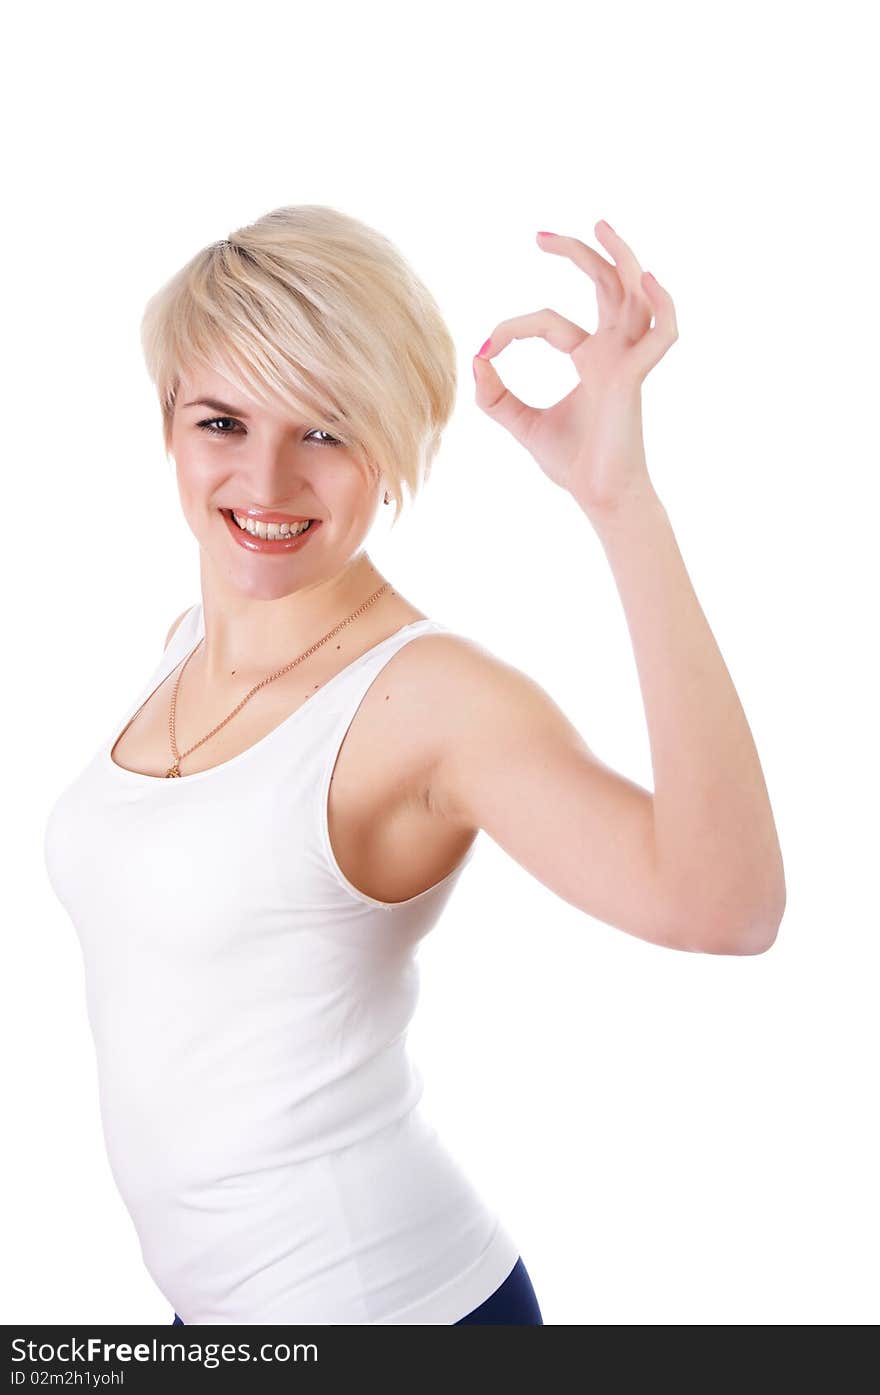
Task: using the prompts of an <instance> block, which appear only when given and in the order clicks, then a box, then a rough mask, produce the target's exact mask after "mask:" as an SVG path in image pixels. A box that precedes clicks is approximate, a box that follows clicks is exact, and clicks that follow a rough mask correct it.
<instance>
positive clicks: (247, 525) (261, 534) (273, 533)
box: [232, 513, 311, 540]
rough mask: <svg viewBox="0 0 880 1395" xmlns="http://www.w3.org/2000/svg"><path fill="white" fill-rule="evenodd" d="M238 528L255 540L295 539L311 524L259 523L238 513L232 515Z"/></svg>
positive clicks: (308, 521)
mask: <svg viewBox="0 0 880 1395" xmlns="http://www.w3.org/2000/svg"><path fill="white" fill-rule="evenodd" d="M232 517H233V518H234V519H235V521H236V523H237V524H238V526H239V528H241V529H243V530H244V532H246V533H251V534H252V535H253V536H254V537H255V538H266V539H269V540H271V539H272V538H295V537H297V536H298V535H299V534H300V533H304V532H305V530H306V529H307V528H308V527H309V525H310V524H311V519H307V520H306V521H305V523H259V522H257V521H256V520H255V519H253V518H244V517H243V516H242V515H241V514H240V513H233V514H232Z"/></svg>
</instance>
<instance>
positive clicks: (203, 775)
mask: <svg viewBox="0 0 880 1395" xmlns="http://www.w3.org/2000/svg"><path fill="white" fill-rule="evenodd" d="M196 607H197V610H198V619H197V624H196V637H195V642H194V643H193V644H192V645H190V647H189V649H188V650H187V652H186V654H185V655H182V656H181V657H180V658H179V659H178V660H177V661H176V662H175V663H173V664H172V665H171V667H170V668H165V665H164V664H163V665H162V670H164V671H163V672H162V676H161V677H160V678H159V681H158V682H157V683H155V684H154V685H153V687H152V688H151V689H150V690H149V692H148V693H147V695H146V697H144V698H142V699H141V701H140V702H138V703H137V704H136V705H135V707H134V708H133V709H132V710H131V711H130V712H129V713H128V716H127V717H126V718H125V721H124V722H123V723H122V725H121V726H118V727H117V728H116V730H115V733H114V734H113V735H112V736H111V737H110V740H109V741H108V742H106V743H105V744H104V746H103V748H102V756H103V763H104V765H105V766H109V767H110V769H111V770H113V771H115V772H116V775H117V776H118V777H121V778H122V779H123V780H128V781H130V782H134V781H136V782H137V783H139V784H143V785H147V786H149V785H181V786H185V785H191V784H194V783H195V781H197V780H205V779H207V778H208V776H210V775H219V774H220V773H221V772H222V771H224V770H229V769H230V768H231V767H232V766H234V765H238V764H239V762H240V761H243V760H245V759H246V757H248V756H252V755H254V753H255V752H257V751H260V750H261V749H262V748H263V747H264V746H267V745H269V744H270V742H272V741H273V740H275V739H276V738H277V737H278V736H279V735H280V733H281V732H283V731H286V730H287V729H288V727H290V726H291V725H292V724H293V722H295V721H296V719H297V717H299V716H300V714H301V713H303V712H305V711H306V709H307V708H313V706H314V703H315V702H316V700H318V699H320V697H321V695H322V694H323V693H326V692H327V691H328V690H329V689H332V688H333V687H334V685H335V684H337V683H338V682H339V681H340V679H342V678H344V677H345V675H346V674H348V673H351V672H352V670H353V669H355V668H356V667H357V665H358V664H360V663H363V662H364V660H365V659H369V658H370V657H371V656H372V655H373V654H376V653H377V652H378V651H379V650H380V649H382V647H383V646H384V645H386V644H390V643H391V641H392V640H394V639H397V638H398V637H399V636H400V635H402V634H405V633H406V632H407V631H408V630H415V629H418V628H420V627H422V626H428V625H434V626H436V624H437V621H436V620H432V619H431V618H430V616H426V617H425V618H424V619H423V620H411V621H409V623H408V624H406V625H401V626H400V628H399V629H397V630H394V632H393V633H392V634H390V635H386V636H385V638H384V639H380V640H378V641H377V643H376V644H373V645H371V646H370V648H369V649H365V650H364V652H363V653H362V654H358V655H357V657H356V658H354V659H352V660H351V661H350V662H349V663H347V664H346V665H345V667H344V668H341V669H339V670H338V672H336V673H334V674H333V675H332V677H330V678H328V679H327V682H326V683H324V684H322V686H321V687H320V688H319V689H318V691H317V692H316V693H314V694H313V695H312V696H311V697H309V698H307V699H306V700H305V701H304V702H302V703H300V705H299V707H296V708H294V710H293V711H292V712H290V713H288V715H287V716H286V717H283V718H282V719H281V721H280V722H279V723H278V725H277V726H274V727H273V728H272V730H271V731H267V732H266V735H265V736H261V737H260V739H259V741H255V742H253V744H252V745H250V746H246V747H245V749H244V750H243V751H239V753H238V755H237V756H230V758H229V760H224V761H221V762H220V764H219V765H211V766H209V767H208V768H207V770H195V771H193V773H192V775H182V776H180V778H179V779H169V778H168V777H167V776H166V775H146V774H145V773H144V772H143V771H142V770H129V769H128V768H127V766H124V765H117V763H116V761H115V760H114V759H113V755H112V751H113V748H114V746H115V745H116V743H117V741H118V740H119V738H120V737H121V736H122V734H123V732H124V731H125V730H126V728H127V727H128V726H129V725H130V723H131V722H132V721H133V720H134V718H135V717H136V716H137V714H138V712H140V710H141V708H142V707H145V706H146V705H147V703H148V702H149V701H150V699H151V698H152V697H154V696H155V694H156V693H157V692H158V691H159V689H160V688H161V687H162V684H163V683H165V682H166V681H167V679H168V678H170V677H171V674H172V673H173V672H174V670H175V669H177V668H179V667H180V665H181V663H182V662H183V660H184V659H188V658H189V657H190V655H191V654H194V653H195V651H196V649H197V648H198V646H199V645H200V644H201V642H202V639H203V638H204V609H203V606H202V604H201V602H200V601H197V602H196ZM172 643H173V640H172ZM160 671H161V670H160Z"/></svg>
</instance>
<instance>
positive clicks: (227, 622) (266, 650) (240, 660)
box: [198, 552, 391, 683]
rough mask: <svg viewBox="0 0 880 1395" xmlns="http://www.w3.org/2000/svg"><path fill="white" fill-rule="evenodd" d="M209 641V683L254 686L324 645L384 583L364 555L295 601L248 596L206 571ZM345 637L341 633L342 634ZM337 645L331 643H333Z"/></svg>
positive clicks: (204, 663) (204, 664) (204, 662)
mask: <svg viewBox="0 0 880 1395" xmlns="http://www.w3.org/2000/svg"><path fill="white" fill-rule="evenodd" d="M201 582H202V606H203V609H204V630H205V641H204V644H202V646H201V651H200V654H199V656H198V657H199V660H200V665H199V666H200V667H201V669H202V672H203V674H204V677H205V679H206V680H207V682H208V683H216V682H220V681H224V680H228V679H229V678H230V677H232V676H233V675H234V676H235V677H236V678H237V679H241V678H248V677H252V676H253V675H256V677H255V678H254V681H255V682H259V680H260V679H261V678H264V677H266V676H267V675H268V674H270V673H272V672H273V671H274V670H275V669H277V668H281V667H283V666H284V665H285V664H288V663H290V661H291V659H293V658H296V656H297V655H298V654H300V653H302V652H303V651H304V650H306V649H309V648H311V646H312V645H313V644H316V643H317V642H318V640H320V639H323V637H324V635H325V634H327V632H328V631H329V630H332V629H334V628H335V627H336V626H337V625H338V624H339V623H340V621H342V620H345V619H347V618H348V616H350V615H351V614H352V612H353V611H356V610H358V609H359V607H360V606H362V605H363V604H364V602H365V601H367V600H369V599H370V597H371V596H372V595H373V594H374V593H375V592H376V591H378V590H379V588H380V587H381V586H382V585H383V583H384V582H385V577H384V576H382V575H381V573H380V572H378V571H377V569H376V568H375V567H374V565H373V563H372V562H371V561H370V558H369V557H368V555H367V554H366V553H365V552H360V553H358V554H357V555H356V556H355V557H354V558H353V559H352V560H351V561H350V562H349V563H348V565H347V566H345V567H344V568H343V569H342V571H340V572H338V573H337V574H336V575H335V576H333V577H330V578H329V579H323V580H321V581H318V582H313V583H311V584H308V585H306V586H302V587H299V588H298V589H297V590H296V591H293V592H292V593H291V594H290V595H287V596H280V597H278V598H275V599H264V598H258V597H253V596H246V595H243V594H242V593H241V592H240V591H234V590H232V589H231V588H230V587H229V586H228V585H226V584H224V581H223V579H222V578H221V579H220V581H219V583H218V580H217V578H215V577H213V576H206V575H205V567H204V563H203V567H202V578H201ZM390 596H391V588H390V587H389V588H388V589H387V590H385V591H383V592H382V594H381V596H379V597H378V598H377V599H376V600H375V601H374V602H373V604H372V605H370V606H368V607H367V608H366V610H364V611H363V612H362V613H361V614H360V615H359V616H357V618H356V619H354V620H352V621H351V624H350V626H348V625H347V626H345V627H344V629H345V630H348V629H352V630H356V629H357V628H358V627H359V626H361V625H362V624H363V623H364V622H367V623H369V622H368V617H370V618H372V616H373V614H374V613H375V612H378V611H379V610H380V609H381V607H382V606H383V603H386V602H387V601H388V599H389V597H390ZM340 633H342V632H340ZM331 643H332V641H331Z"/></svg>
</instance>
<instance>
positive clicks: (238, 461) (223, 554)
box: [171, 369, 385, 600]
mask: <svg viewBox="0 0 880 1395" xmlns="http://www.w3.org/2000/svg"><path fill="white" fill-rule="evenodd" d="M337 439H338V438H336V437H334V436H333V435H332V434H331V433H330V432H328V431H327V430H325V429H323V428H321V427H317V426H316V425H315V424H314V423H313V422H308V421H296V420H293V419H292V418H291V417H290V416H289V415H288V414H287V413H286V412H285V411H284V410H283V408H278V409H273V410H269V409H267V408H265V407H263V406H262V405H261V404H259V403H257V402H254V401H253V400H252V399H250V398H248V397H246V396H244V395H243V394H242V393H241V392H240V391H239V390H238V389H237V388H235V387H233V385H232V384H231V383H229V382H228V381H227V380H226V379H225V378H223V377H221V376H220V375H219V374H217V373H215V372H213V371H210V370H208V369H204V370H203V369H198V370H197V371H196V370H194V371H193V372H191V373H188V374H185V375H183V376H182V378H181V382H180V388H179V390H178V393H177V396H176V400H175V408H174V417H173V421H172V428H171V453H172V455H173V457H174V461H175V465H176V469H177V487H178V490H179V493H180V502H181V505H182V507H183V512H184V515H185V517H186V521H187V523H188V524H189V526H190V528H191V530H192V532H193V534H194V535H195V537H196V539H197V541H198V543H199V545H200V547H201V548H202V563H203V567H204V566H205V565H207V566H208V567H209V568H212V569H213V570H214V573H215V576H216V579H217V580H218V581H219V582H220V583H221V584H222V585H224V586H229V587H231V588H233V589H234V590H236V591H238V592H240V593H242V594H244V595H247V596H251V597H253V598H254V599H261V600H274V599H277V598H279V597H281V596H286V595H289V594H290V592H291V591H294V590H297V589H299V587H301V586H313V585H315V584H316V583H319V582H321V581H325V580H328V579H330V578H331V577H333V576H336V575H337V574H338V573H340V572H341V571H342V570H343V568H344V567H346V565H347V564H348V563H349V562H350V560H351V558H352V557H353V555H354V554H355V553H356V552H357V550H358V548H359V547H360V545H361V543H362V542H363V539H364V538H365V536H366V535H367V533H368V532H369V530H370V526H371V524H372V522H373V520H374V518H375V515H376V509H377V507H378V505H379V501H380V499H381V497H382V491H383V490H384V487H385V486H384V482H383V480H381V479H380V478H377V477H376V476H375V475H371V474H370V472H369V470H368V468H367V467H366V466H365V465H363V464H361V463H360V462H359V461H358V460H357V459H356V457H355V456H354V455H353V454H352V453H350V452H349V451H348V450H347V449H346V447H345V446H344V445H337V444H334V442H335V441H336V440H337ZM233 512H235V513H237V514H238V515H239V517H240V518H241V517H245V516H248V517H250V518H251V519H252V520H254V521H256V520H258V519H261V518H262V521H263V523H265V524H266V525H267V526H266V527H261V528H260V529H259V532H258V534H257V535H254V534H253V533H251V532H247V531H242V529H241V528H240V527H239V525H238V524H237V523H236V522H235V520H234V518H233V516H232V515H233ZM266 514H268V515H269V516H270V519H271V520H272V521H273V522H275V523H276V525H278V524H280V523H281V520H282V519H287V520H290V527H291V528H292V529H295V528H296V527H297V525H298V523H300V522H302V521H304V520H306V519H310V520H311V522H310V524H309V526H308V528H307V529H306V530H305V531H304V532H303V533H301V534H298V535H297V536H296V537H292V536H275V534H276V533H277V532H278V531H279V530H278V528H277V526H276V527H275V528H269V527H268V523H269V520H268V519H266V518H265V517H263V516H264V515H266ZM267 531H268V533H269V535H270V536H269V537H268V538H266V537H265V536H260V534H263V535H264V534H265V533H266V532H267ZM280 531H281V532H282V533H284V532H286V531H287V530H285V529H284V528H283V527H282V528H281V529H280Z"/></svg>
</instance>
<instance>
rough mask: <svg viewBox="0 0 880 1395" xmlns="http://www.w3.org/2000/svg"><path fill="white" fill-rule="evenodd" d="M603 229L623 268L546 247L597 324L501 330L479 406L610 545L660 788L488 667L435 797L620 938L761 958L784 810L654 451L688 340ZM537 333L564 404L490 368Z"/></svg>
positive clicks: (484, 369)
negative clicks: (652, 413) (644, 388)
mask: <svg viewBox="0 0 880 1395" xmlns="http://www.w3.org/2000/svg"><path fill="white" fill-rule="evenodd" d="M595 232H596V235H597V237H598V238H599V240H600V241H601V242H602V244H603V246H604V247H605V248H606V249H607V250H608V252H609V254H610V256H611V257H612V259H613V260H611V261H608V260H606V259H605V258H603V257H602V256H601V255H600V254H599V253H598V252H597V251H596V250H595V249H594V248H592V247H590V246H588V245H587V244H586V243H585V242H582V241H581V240H580V239H579V238H575V237H564V236H559V235H557V234H555V233H539V234H538V237H539V245H540V247H541V249H542V250H543V251H545V252H548V253H551V254H554V255H558V256H562V257H566V258H569V259H570V260H571V261H572V263H573V264H574V265H575V266H577V267H578V268H579V269H580V270H581V271H583V272H584V273H585V274H586V275H587V276H589V277H590V278H591V280H592V281H593V283H594V285H595V287H596V292H597V299H598V307H599V323H598V328H597V329H596V331H595V332H594V333H588V332H587V331H586V330H584V329H583V328H582V327H581V326H580V325H578V324H576V323H574V322H573V321H571V320H568V319H566V318H565V317H564V316H562V315H559V314H558V313H557V312H556V311H555V310H551V309H549V308H547V309H544V310H539V311H536V312H534V313H533V314H531V315H520V316H517V317H515V318H514V319H511V320H504V321H502V322H501V323H500V324H499V325H498V326H496V328H495V330H493V332H492V334H491V335H490V336H489V339H488V340H487V341H486V343H485V344H484V345H483V348H482V350H481V351H480V354H478V355H477V356H476V357H475V358H474V374H475V381H476V394H477V403H478V405H479V406H480V407H481V408H482V410H483V411H484V412H486V413H487V415H488V416H490V417H492V418H493V419H494V420H496V421H497V422H499V424H500V425H502V426H504V427H505V428H506V429H507V430H508V431H509V432H510V433H511V434H512V435H513V436H514V438H515V439H516V440H517V441H519V442H520V443H521V444H522V445H523V446H524V447H525V448H526V449H527V450H528V451H529V453H530V454H531V455H532V457H533V458H534V459H535V460H536V461H537V463H538V464H539V465H540V466H541V469H542V470H543V471H544V473H545V474H546V475H547V476H548V478H550V479H551V480H553V482H554V483H555V484H557V485H559V486H560V487H561V488H563V489H565V490H567V491H568V492H569V493H570V494H571V495H572V497H573V498H574V499H575V501H576V502H577V503H578V505H579V506H580V507H581V509H582V510H583V512H584V514H585V516H586V517H587V519H588V520H589V522H590V523H591V524H592V526H593V527H594V529H595V530H596V532H597V534H598V536H599V539H600V541H601V543H602V546H603V548H604V550H605V553H606V556H607V558H608V561H609V563H610V565H611V568H612V571H613V574H614V579H615V582H616V584H617V589H618V592H619V595H620V598H621V601H622V603H623V607H624V611H625V614H626V620H627V624H628V626H629V632H630V636H631V638H632V643H633V648H634V651H635V658H636V663H637V667H638V674H639V683H640V686H641V691H642V697H643V700H644V706H645V715H646V719H647V723H648V731H649V737H650V744H651V758H652V765H653V774H654V785H655V789H654V793H653V794H650V793H649V792H648V791H646V790H642V789H641V788H640V787H639V786H637V785H634V784H633V783H632V782H631V781H628V780H625V779H623V778H622V777H621V776H620V775H617V774H615V772H613V771H611V770H609V769H608V768H607V767H606V766H604V765H603V764H602V762H600V761H598V760H597V759H596V757H595V756H593V755H592V753H591V752H589V751H588V750H587V748H586V746H585V745H584V743H583V742H582V740H581V738H580V737H579V735H578V733H577V732H576V731H575V730H574V729H573V728H572V727H571V725H570V724H569V723H568V722H567V721H566V719H565V718H564V717H563V716H562V714H561V713H560V712H559V711H558V709H557V708H555V706H554V705H553V704H552V703H551V702H550V700H549V699H548V698H547V697H546V694H543V695H542V694H541V693H540V690H536V689H535V685H532V684H530V681H529V680H525V679H523V677H522V675H519V676H516V675H515V673H514V671H512V670H509V669H508V670H505V671H503V672H502V669H501V667H498V669H497V671H496V670H495V669H494V668H493V666H492V665H491V664H487V662H486V661H485V660H484V661H483V663H482V667H483V668H484V669H486V670H487V673H486V678H485V691H484V692H482V693H481V692H480V691H479V684H478V683H476V676H475V674H473V673H472V674H471V676H470V679H469V680H468V681H467V682H465V684H464V688H465V689H466V690H467V691H468V692H469V693H470V696H471V699H472V702H473V712H474V714H475V715H471V714H469V713H468V712H467V711H465V710H463V709H462V707H461V706H459V708H458V709H457V715H458V717H459V718H460V725H461V731H460V732H456V731H454V730H451V729H447V730H446V732H445V741H446V752H445V754H444V755H443V757H442V758H441V759H440V761H439V763H438V769H437V772H436V774H435V780H436V792H435V799H436V804H437V807H438V808H439V809H441V810H446V811H448V814H449V816H450V817H453V818H463V819H470V820H472V821H473V823H474V824H475V825H476V826H478V827H481V828H485V829H486V830H487V832H489V833H490V834H491V835H492V836H493V837H496V838H497V839H498V841H499V842H500V843H502V844H503V845H504V846H505V847H507V848H508V850H509V851H511V853H512V855H513V856H514V857H516V858H517V860H518V861H519V862H521V863H522V864H523V865H524V866H525V867H527V868H529V869H530V870H532V871H533V872H534V873H535V875H536V876H538V877H539V878H540V879H541V880H542V881H544V882H545V883H546V884H547V885H548V886H550V887H551V888H553V889H554V890H557V891H558V892H559V894H560V895H562V896H564V897H566V899H568V900H571V901H573V902H574V904H575V905H578V906H581V907H583V909H584V910H587V911H589V912H590V913H591V914H594V915H597V916H598V917H600V918H601V919H603V920H606V921H609V922H610V923H611V924H613V925H617V926H619V927H620V928H621V929H624V930H629V931H631V932H632V933H634V934H636V935H640V936H643V937H644V938H646V939H651V940H655V941H656V942H658V943H663V944H668V945H674V946H676V947H678V948H683V949H698V950H703V951H707V952H713V953H722V954H752V953H757V952H760V951H762V950H765V949H767V948H769V946H770V945H771V944H772V943H773V941H774V939H775V936H776V932H777V930H778V927H779V923H780V920H781V918H782V914H783V910H784V907H785V879H784V875H783V867H782V857H781V853H780V849H779V842H778V839H777V835H776V828H775V824H774V820H773V814H772V811H771V808H770V802H769V799H768V797H767V790H766V787H765V784H764V779H763V775H762V772H761V766H760V762H759V760H758V755H757V751H756V750H755V745H754V742H753V740H752V735H751V732H750V730H749V726H748V723H747V721H746V718H745V715H744V713H743V710H742V707H741V705H740V703H739V699H738V697H737V694H736V691H735V689H734V687H733V683H732V682H731V679H730V675H729V673H728V671H727V668H726V666H725V664H724V661H723V659H722V657H721V654H720V652H719V650H718V646H717V645H716V643H715V639H714V637H713V635H712V632H711V630H710V629H709V626H708V624H707V622H706V618H705V616H704V615H703V612H702V610H701V608H700V605H699V603H698V601H697V598H696V596H695V594H694V590H693V587H692V586H691V582H690V578H689V577H688V574H687V571H686V570H685V566H684V562H683V561H682V558H681V554H680V552H679V550H678V547H677V544H676V541H675V537H674V535H673V532H672V528H671V526H670V523H669V519H668V517H667V515H666V511H665V509H664V508H663V506H662V504H661V502H660V499H659V498H658V496H657V494H656V491H655V490H654V487H653V484H652V482H651V480H650V478H649V475H648V471H647V462H646V459H645V450H644V439H643V431H642V415H641V385H642V382H643V381H644V378H645V377H646V375H647V374H648V373H649V372H650V371H651V369H652V368H653V367H654V366H655V365H656V364H657V363H658V362H659V360H660V359H661V358H662V357H663V355H664V354H665V353H666V352H667V350H668V349H669V348H670V346H671V345H672V344H674V343H675V341H676V339H677V338H678V328H677V324H676V317H675V309H674V306H673V303H672V298H671V296H670V295H669V293H668V292H667V291H666V290H665V289H664V288H663V287H662V286H660V284H659V283H658V282H657V280H656V279H655V278H654V277H653V276H652V275H651V273H650V272H644V271H642V269H641V266H640V265H639V262H638V260H637V259H636V257H635V255H634V253H633V251H632V249H631V248H630V247H629V246H628V245H627V243H626V242H624V240H623V239H622V238H621V237H620V236H619V235H618V234H617V233H616V232H615V231H614V229H613V228H611V227H610V226H609V225H608V223H607V222H605V221H602V222H600V223H597V224H596V226H595ZM652 321H653V323H652ZM535 335H538V336H541V337H542V338H544V339H546V340H547V341H548V342H549V343H550V344H552V345H553V346H554V347H555V348H557V349H560V350H562V351H563V352H566V353H568V354H569V356H570V359H571V362H572V364H573V365H574V367H575V369H576V371H577V374H578V379H579V381H578V384H577V385H576V387H575V388H574V389H573V390H572V391H571V392H570V393H569V394H568V395H567V396H566V397H565V398H563V399H562V400H561V401H560V402H557V403H555V404H554V405H553V406H552V407H547V408H536V407H531V406H528V405H527V404H526V403H525V402H523V401H521V400H520V399H519V398H518V397H516V396H514V394H513V393H511V392H510V391H509V390H508V389H507V388H506V387H505V385H504V383H503V382H502V381H501V379H500V378H499V376H498V374H497V372H496V370H495V368H494V366H493V364H492V363H491V361H490V360H491V359H492V358H493V357H496V356H497V355H498V354H499V353H500V352H501V351H502V350H503V349H504V347H505V346H506V345H507V344H509V343H510V342H511V341H512V340H514V339H522V338H528V337H532V336H535ZM471 668H473V664H472V665H471ZM490 674H491V676H490Z"/></svg>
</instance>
